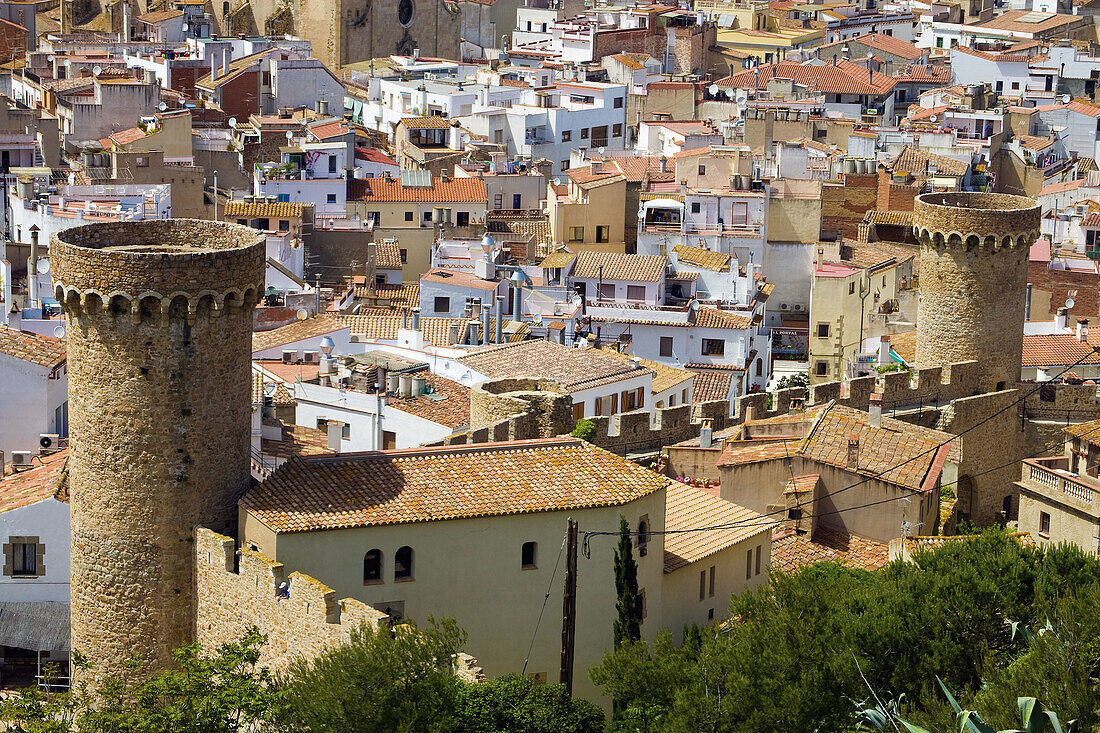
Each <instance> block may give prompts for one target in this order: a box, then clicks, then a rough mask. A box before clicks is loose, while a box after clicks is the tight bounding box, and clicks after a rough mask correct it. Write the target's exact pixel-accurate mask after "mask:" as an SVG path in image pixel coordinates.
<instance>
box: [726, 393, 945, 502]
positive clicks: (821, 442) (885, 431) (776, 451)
mask: <svg viewBox="0 0 1100 733" xmlns="http://www.w3.org/2000/svg"><path fill="white" fill-rule="evenodd" d="M799 417H800V418H801V419H806V413H802V414H800V415H799ZM867 419H868V416H867V413H866V412H861V411H859V410H854V409H852V408H850V407H845V406H843V405H838V404H835V403H830V404H829V405H828V406H826V407H825V408H824V409H823V410H822V412H821V414H820V417H818V419H817V420H816V422H815V423H814V426H813V428H812V429H811V430H810V432H809V433H808V434H807V435H806V436H805V437H804V438H802V440H801V441H799V442H798V443H797V445H796V446H795V447H794V448H792V447H791V445H787V447H786V449H787V451H789V452H790V455H795V454H798V455H801V456H803V457H805V458H809V459H811V460H815V461H820V462H822V463H825V464H828V465H831V466H836V467H838V468H844V469H846V470H849V471H853V472H855V473H860V474H863V475H866V476H874V477H876V478H877V479H878V480H880V481H884V482H887V483H893V484H897V485H899V486H903V487H905V488H908V489H912V490H914V491H931V490H932V489H933V488H934V487H935V485H936V484H937V479H938V478H939V475H940V473H941V472H942V470H943V464H944V462H945V461H947V460H952V461H955V462H958V460H959V458H960V455H961V449H960V447H959V441H957V440H951V436H950V435H949V434H947V433H942V432H940V431H938V430H932V429H931V428H924V427H920V426H917V425H911V424H909V423H905V422H902V421H900V420H894V419H892V418H887V417H884V418H882V426H881V427H878V428H876V427H872V426H871V425H869V424H868V422H867ZM759 422H761V423H767V422H769V420H761V421H759ZM853 436H855V437H856V438H858V439H859V462H858V464H857V467H856V468H854V469H851V468H847V463H848V441H849V439H850V438H851V437H853ZM948 441H950V442H948ZM941 444H944V445H941ZM936 446H941V447H939V448H937V447H936ZM786 455H787V453H786V452H785V451H784V450H783V448H782V446H778V447H777V446H774V445H772V446H770V447H769V446H759V447H754V446H751V445H750V446H743V445H739V444H738V443H730V444H729V446H727V448H726V450H725V452H724V453H723V454H722V457H721V458H720V459H719V460H718V464H717V465H718V466H735V465H743V464H747V463H759V462H761V461H768V460H775V459H777V458H779V457H781V456H782V457H785V456H786Z"/></svg>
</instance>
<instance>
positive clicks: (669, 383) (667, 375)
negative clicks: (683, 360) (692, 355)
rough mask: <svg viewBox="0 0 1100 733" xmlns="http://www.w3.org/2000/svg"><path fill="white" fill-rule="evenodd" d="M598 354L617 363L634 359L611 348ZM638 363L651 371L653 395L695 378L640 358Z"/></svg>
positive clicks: (686, 371) (687, 373) (665, 365)
mask: <svg viewBox="0 0 1100 733" xmlns="http://www.w3.org/2000/svg"><path fill="white" fill-rule="evenodd" d="M600 353H601V354H607V355H608V356H610V357H611V358H612V359H618V360H619V361H626V362H629V361H630V360H631V359H634V358H635V357H634V356H632V355H630V354H624V353H622V352H621V351H617V350H615V349H611V348H607V349H600ZM638 363H640V364H641V365H642V366H644V367H645V368H646V369H652V370H653V387H652V389H651V391H652V392H653V394H660V393H661V392H664V391H665V390H668V389H672V388H673V387H676V386H679V385H681V384H684V383H685V382H688V381H689V380H691V379H694V378H695V375H694V374H693V373H692V372H689V371H688V370H687V369H677V368H676V367H673V366H669V365H667V364H661V363H660V362H656V361H650V360H649V359H642V358H638Z"/></svg>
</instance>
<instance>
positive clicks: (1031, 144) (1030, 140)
mask: <svg viewBox="0 0 1100 733" xmlns="http://www.w3.org/2000/svg"><path fill="white" fill-rule="evenodd" d="M1016 139H1017V140H1019V141H1020V146H1021V147H1024V148H1026V149H1028V150H1035V151H1039V150H1046V149H1047V148H1049V147H1050V146H1051V145H1053V144H1054V138H1053V137H1039V136H1038V135H1018V136H1017V137H1016Z"/></svg>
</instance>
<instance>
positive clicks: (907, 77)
mask: <svg viewBox="0 0 1100 733" xmlns="http://www.w3.org/2000/svg"><path fill="white" fill-rule="evenodd" d="M894 78H895V79H897V80H898V83H901V82H907V81H915V82H923V83H931V84H946V83H948V82H949V81H951V70H950V69H948V68H944V67H941V66H925V65H923V64H912V65H910V66H907V67H906V68H905V71H903V72H901V73H900V74H895V75H894Z"/></svg>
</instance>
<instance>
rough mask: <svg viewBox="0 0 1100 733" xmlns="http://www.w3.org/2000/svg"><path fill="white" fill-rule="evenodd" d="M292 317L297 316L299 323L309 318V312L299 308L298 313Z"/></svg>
mask: <svg viewBox="0 0 1100 733" xmlns="http://www.w3.org/2000/svg"><path fill="white" fill-rule="evenodd" d="M294 315H295V316H297V318H298V320H299V321H304V320H306V319H307V318H309V311H307V310H306V309H305V308H299V309H298V312H297V313H295V314H294Z"/></svg>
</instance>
